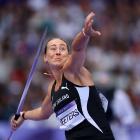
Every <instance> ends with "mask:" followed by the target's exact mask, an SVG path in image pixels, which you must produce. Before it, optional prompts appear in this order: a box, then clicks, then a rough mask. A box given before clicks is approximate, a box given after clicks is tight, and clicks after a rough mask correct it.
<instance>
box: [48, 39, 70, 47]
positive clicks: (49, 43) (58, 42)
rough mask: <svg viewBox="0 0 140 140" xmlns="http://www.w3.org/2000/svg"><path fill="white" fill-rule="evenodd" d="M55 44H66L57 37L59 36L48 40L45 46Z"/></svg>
mask: <svg viewBox="0 0 140 140" xmlns="http://www.w3.org/2000/svg"><path fill="white" fill-rule="evenodd" d="M56 45H64V46H67V44H66V42H65V41H63V40H62V39H59V38H55V39H52V40H50V41H49V42H48V43H47V46H48V47H50V46H56Z"/></svg>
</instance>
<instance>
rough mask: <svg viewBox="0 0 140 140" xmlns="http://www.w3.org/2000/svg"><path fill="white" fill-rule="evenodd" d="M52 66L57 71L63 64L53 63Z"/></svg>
mask: <svg viewBox="0 0 140 140" xmlns="http://www.w3.org/2000/svg"><path fill="white" fill-rule="evenodd" d="M52 66H53V67H54V68H56V69H58V68H59V69H60V68H62V67H63V64H62V63H54V64H52Z"/></svg>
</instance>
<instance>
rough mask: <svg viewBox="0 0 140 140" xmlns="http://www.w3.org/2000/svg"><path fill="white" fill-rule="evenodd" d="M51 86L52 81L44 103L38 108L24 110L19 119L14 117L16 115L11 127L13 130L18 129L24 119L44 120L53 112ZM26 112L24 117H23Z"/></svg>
mask: <svg viewBox="0 0 140 140" xmlns="http://www.w3.org/2000/svg"><path fill="white" fill-rule="evenodd" d="M51 86H52V83H51V84H50V85H49V87H48V93H47V95H46V97H45V99H44V101H43V103H42V105H41V106H40V107H38V108H36V109H33V110H29V111H25V112H22V113H21V115H20V117H19V118H18V120H15V119H14V116H13V117H12V119H11V128H12V129H13V130H16V129H17V128H18V127H19V126H21V124H22V123H23V122H24V120H35V121H38V120H44V119H48V118H49V117H50V116H51V114H52V113H53V109H52V103H51V92H50V91H51ZM23 113H24V118H23Z"/></svg>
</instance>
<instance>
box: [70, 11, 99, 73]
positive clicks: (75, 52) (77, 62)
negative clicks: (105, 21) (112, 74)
mask: <svg viewBox="0 0 140 140" xmlns="http://www.w3.org/2000/svg"><path fill="white" fill-rule="evenodd" d="M94 16H95V14H94V13H93V12H91V13H89V15H88V16H87V17H86V19H85V22H84V26H83V29H82V30H81V32H79V33H78V34H77V35H76V37H75V38H74V40H73V42H72V54H71V57H70V63H69V64H70V68H71V69H72V70H73V71H76V72H78V69H79V70H80V68H81V67H82V66H83V64H84V62H85V49H86V47H87V45H88V42H89V39H90V37H91V36H99V35H101V33H100V32H99V31H96V30H94V29H93V27H92V24H93V21H94V20H93V18H94Z"/></svg>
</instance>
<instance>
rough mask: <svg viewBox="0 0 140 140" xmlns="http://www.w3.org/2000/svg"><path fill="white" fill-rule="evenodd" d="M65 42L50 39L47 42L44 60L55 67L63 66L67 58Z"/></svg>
mask: <svg viewBox="0 0 140 140" xmlns="http://www.w3.org/2000/svg"><path fill="white" fill-rule="evenodd" d="M68 56H69V54H68V48H67V44H66V43H65V42H64V41H63V40H61V39H52V40H50V41H49V42H48V44H47V51H46V54H45V59H44V60H45V61H47V62H48V63H49V64H50V65H52V66H55V67H63V65H64V64H65V62H66V61H67V59H68Z"/></svg>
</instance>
